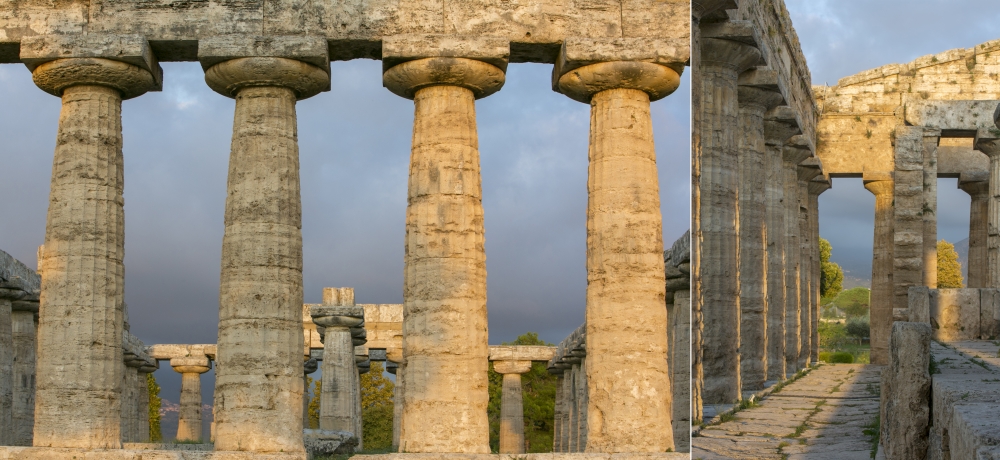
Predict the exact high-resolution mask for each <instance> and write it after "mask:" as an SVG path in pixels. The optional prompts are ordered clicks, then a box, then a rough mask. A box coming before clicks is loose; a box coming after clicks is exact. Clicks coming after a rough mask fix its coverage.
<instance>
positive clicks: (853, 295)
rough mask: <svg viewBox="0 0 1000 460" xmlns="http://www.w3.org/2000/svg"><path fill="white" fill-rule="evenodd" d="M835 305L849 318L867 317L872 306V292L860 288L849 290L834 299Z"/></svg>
mask: <svg viewBox="0 0 1000 460" xmlns="http://www.w3.org/2000/svg"><path fill="white" fill-rule="evenodd" d="M833 304H834V305H836V306H837V308H839V309H841V310H843V311H844V313H846V314H847V317H848V318H854V317H859V316H866V315H868V307H869V305H870V304H871V290H869V289H868V288H866V287H860V286H859V287H856V288H851V289H848V290H846V291H843V292H841V293H840V295H838V296H837V298H835V299H833Z"/></svg>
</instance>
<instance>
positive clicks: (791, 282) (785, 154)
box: [782, 136, 810, 377]
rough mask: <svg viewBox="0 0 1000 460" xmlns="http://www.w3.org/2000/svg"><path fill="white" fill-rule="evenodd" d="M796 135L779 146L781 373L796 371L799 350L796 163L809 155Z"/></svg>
mask: <svg viewBox="0 0 1000 460" xmlns="http://www.w3.org/2000/svg"><path fill="white" fill-rule="evenodd" d="M798 137H799V136H795V137H793V138H792V139H789V141H788V142H786V143H785V145H784V146H783V147H782V171H784V176H785V178H784V198H785V203H784V208H785V216H784V217H785V242H784V243H785V267H784V273H785V375H786V377H788V376H791V375H792V374H794V373H796V372H798V370H799V369H801V366H799V354H800V353H801V351H802V335H801V334H802V330H801V328H802V321H801V320H802V310H801V301H802V299H801V296H800V292H799V291H800V289H801V281H802V279H801V274H800V270H801V268H802V267H801V265H802V246H801V242H800V238H799V237H800V235H799V232H800V230H801V229H800V226H799V220H800V219H801V218H802V215H801V204H800V202H799V200H800V199H801V198H802V195H801V192H800V190H799V177H798V165H799V163H801V162H802V161H803V160H805V159H806V158H808V157H809V155H810V152H809V150H808V149H804V148H802V147H803V143H802V142H801V141H800V139H797V138H798Z"/></svg>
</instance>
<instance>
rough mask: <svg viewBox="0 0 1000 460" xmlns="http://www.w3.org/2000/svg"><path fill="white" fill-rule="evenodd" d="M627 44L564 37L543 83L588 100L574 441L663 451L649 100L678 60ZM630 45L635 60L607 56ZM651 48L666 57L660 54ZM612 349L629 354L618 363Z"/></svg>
mask: <svg viewBox="0 0 1000 460" xmlns="http://www.w3.org/2000/svg"><path fill="white" fill-rule="evenodd" d="M643 44H644V45H648V43H643ZM636 45H637V44H636V43H634V42H632V41H615V40H611V41H595V40H584V39H567V40H566V42H564V43H563V48H562V53H561V54H560V56H559V59H558V60H557V62H556V66H555V69H554V71H553V89H555V90H557V91H558V92H561V93H562V94H565V95H566V96H568V97H569V98H571V99H573V100H576V101H579V102H584V103H589V104H590V109H591V110H590V120H591V123H590V126H591V128H590V150H589V155H588V156H589V165H590V166H589V173H588V177H589V180H588V185H587V189H588V208H587V315H586V317H587V321H586V337H587V339H586V340H587V350H588V352H587V359H586V367H585V368H584V375H582V378H581V381H582V382H586V384H585V385H584V386H583V387H582V388H583V389H585V391H586V393H587V396H586V397H585V398H583V397H581V398H580V399H581V400H582V401H584V402H585V403H586V404H587V406H586V409H583V408H581V410H580V412H581V414H586V418H585V419H582V420H581V421H582V422H583V421H585V423H586V425H583V426H581V430H580V431H581V434H580V439H581V440H584V439H585V444H582V443H581V445H580V448H581V450H584V445H585V446H586V447H585V449H586V451H587V452H664V451H666V450H667V449H672V448H673V447H674V442H673V432H672V430H663V429H662V427H664V426H670V418H671V393H670V373H669V369H667V361H668V359H667V358H668V351H669V350H668V346H667V334H666V330H667V325H668V323H667V311H666V308H665V305H664V299H665V296H666V284H665V274H664V264H663V235H662V216H661V214H660V198H659V180H658V176H657V172H656V171H657V168H656V153H655V149H654V143H653V131H652V119H651V118H650V105H649V104H650V101H655V100H658V99H662V98H664V97H666V96H668V95H670V94H671V93H672V92H673V91H674V90H675V89H677V86H678V85H679V83H680V71H681V70H682V69H683V67H682V66H681V65H678V63H677V62H674V60H672V59H670V58H669V56H671V51H672V49H667V48H662V49H661V48H658V47H656V46H654V47H652V48H651V49H649V50H645V49H641V47H639V48H637V47H636ZM609 49H611V50H614V51H613V52H608V50H609ZM630 54H631V55H634V56H635V57H636V59H635V60H615V59H616V56H627V55H630ZM644 54H648V56H655V57H646V56H644ZM661 56H666V57H668V58H667V59H666V60H663V61H661V60H660V57H661ZM619 59H621V58H619ZM683 60H686V56H685V57H684V59H683ZM624 330H628V333H627V334H623V333H622V331H624ZM621 356H629V357H630V358H629V359H628V360H626V361H624V362H623V361H622V360H621V358H620V357H621ZM639 388H643V389H644V390H641V391H640V390H639ZM584 427H585V428H584Z"/></svg>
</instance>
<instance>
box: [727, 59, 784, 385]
mask: <svg viewBox="0 0 1000 460" xmlns="http://www.w3.org/2000/svg"><path fill="white" fill-rule="evenodd" d="M738 82H739V87H738V90H737V92H738V94H739V107H740V109H739V118H738V122H737V126H738V136H739V138H738V142H737V144H738V145H739V207H738V208H739V209H738V213H737V214H738V221H739V252H738V254H739V257H738V260H739V275H740V280H739V281H740V381H741V383H742V390H743V391H751V392H752V391H756V390H762V389H763V388H764V381H765V380H767V340H768V336H767V312H768V309H769V308H770V307H769V305H768V303H767V298H766V297H767V280H768V259H767V235H768V233H769V231H768V227H767V219H766V214H767V203H766V192H767V190H766V186H765V178H766V177H767V168H766V167H765V163H766V161H767V160H766V156H767V149H766V147H765V137H764V113H765V112H767V111H768V110H771V109H772V108H774V107H777V106H778V104H781V103H782V102H783V101H784V98H783V97H782V95H781V93H780V92H779V91H778V75H777V72H775V71H774V70H770V69H766V68H757V69H752V70H748V71H746V72H744V73H743V74H742V75H740V76H739V80H738ZM782 307H784V305H782Z"/></svg>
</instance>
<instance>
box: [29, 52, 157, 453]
mask: <svg viewBox="0 0 1000 460" xmlns="http://www.w3.org/2000/svg"><path fill="white" fill-rule="evenodd" d="M112 42H113V43H114V46H107V45H108V43H112ZM21 61H22V62H24V63H25V64H26V65H27V66H28V69H29V70H31V72H32V79H33V80H34V82H35V84H36V85H37V86H38V87H39V88H41V89H42V90H44V91H46V92H48V93H50V94H53V95H56V96H59V97H61V98H62V111H61V112H60V115H59V131H58V134H57V140H56V149H55V155H54V159H53V167H52V183H51V192H50V196H49V198H50V200H49V201H50V202H49V209H48V217H47V220H46V230H45V243H44V246H45V251H42V254H41V256H42V257H41V260H40V261H39V268H40V270H39V271H40V272H44V273H45V276H44V278H43V279H42V286H41V299H40V302H41V304H42V305H44V308H43V309H42V310H41V312H40V318H39V326H38V344H39V345H38V349H37V372H36V376H37V379H36V389H35V403H36V404H35V426H34V434H33V436H34V437H33V441H32V442H33V444H34V445H35V446H39V447H65V448H92V449H116V448H120V447H121V417H122V414H121V400H120V398H121V393H122V388H121V385H122V372H123V369H124V366H123V365H122V359H123V351H122V347H121V343H122V334H123V332H124V325H123V314H124V312H123V309H124V299H123V290H122V287H123V281H124V273H125V270H124V266H123V264H122V261H123V259H124V251H125V245H124V243H125V238H124V236H125V235H124V231H125V229H124V210H123V202H124V201H123V198H122V193H123V162H122V134H121V103H122V100H124V99H131V98H134V97H137V96H140V95H142V94H144V93H145V92H147V91H150V90H157V89H159V87H160V75H161V72H160V67H159V64H157V62H156V59H155V57H153V54H152V51H151V50H150V48H149V45H148V43H147V42H146V41H145V39H143V38H142V37H138V36H111V35H103V34H88V35H84V36H47V35H40V36H34V37H30V38H26V39H22V41H21Z"/></svg>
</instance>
